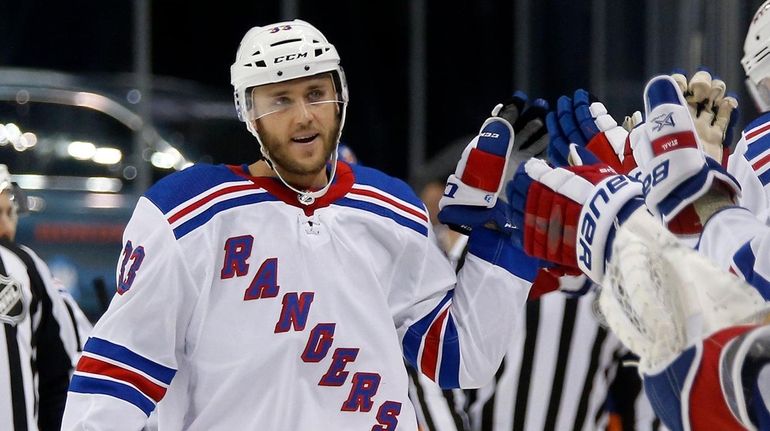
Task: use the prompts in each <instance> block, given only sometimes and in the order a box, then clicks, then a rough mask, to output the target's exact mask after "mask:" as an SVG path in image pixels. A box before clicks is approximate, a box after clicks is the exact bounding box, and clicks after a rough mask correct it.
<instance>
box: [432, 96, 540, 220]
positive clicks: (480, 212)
mask: <svg viewBox="0 0 770 431" xmlns="http://www.w3.org/2000/svg"><path fill="white" fill-rule="evenodd" d="M547 111H548V103H547V102H546V101H545V100H543V99H535V100H534V101H532V102H531V103H528V100H527V96H526V94H524V93H523V92H521V91H517V92H515V93H514V94H513V96H512V97H511V98H510V99H509V100H507V101H506V102H505V103H501V104H498V105H497V106H495V107H494V109H493V110H492V116H491V117H490V118H488V119H487V120H486V121H485V122H484V124H483V125H482V127H481V130H480V131H479V134H478V135H477V136H476V137H475V138H473V140H471V142H470V143H469V144H468V146H467V147H466V148H465V150H464V151H463V154H462V156H461V158H460V161H459V162H458V164H457V168H456V170H455V173H454V174H452V175H450V176H449V179H448V180H447V186H446V189H445V191H444V196H443V197H442V198H441V201H440V202H439V209H440V211H439V214H438V218H439V220H440V221H441V222H442V223H444V224H446V225H448V226H449V227H450V228H452V229H453V230H456V231H458V232H460V233H463V234H466V235H467V234H470V232H471V231H472V230H473V228H474V227H478V226H486V227H489V228H493V229H497V230H499V231H501V232H503V233H505V234H507V235H510V234H511V233H512V225H511V224H510V222H509V218H510V209H509V205H508V204H507V203H506V202H504V201H505V197H504V192H503V190H502V188H503V185H504V184H506V183H507V182H508V180H509V179H510V178H511V177H512V176H513V172H514V171H515V170H516V166H518V164H519V163H521V161H522V160H526V159H528V158H530V157H533V156H537V155H541V154H542V153H543V152H544V150H545V147H546V145H547V144H548V134H547V130H546V128H545V114H546V112H547ZM514 131H515V132H514ZM501 193H502V195H501Z"/></svg>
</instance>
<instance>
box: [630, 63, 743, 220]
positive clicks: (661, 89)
mask: <svg viewBox="0 0 770 431" xmlns="http://www.w3.org/2000/svg"><path fill="white" fill-rule="evenodd" d="M644 103H645V112H646V117H647V122H646V123H644V124H643V125H642V126H641V127H642V128H643V130H644V132H645V133H644V134H643V135H641V134H640V136H639V139H638V140H637V141H636V142H635V143H633V145H634V158H635V159H636V161H637V163H639V168H640V170H641V172H642V175H643V182H644V192H645V201H646V203H647V207H648V209H649V210H650V211H651V212H652V213H653V215H655V216H657V217H659V218H661V219H662V220H663V222H664V223H665V224H666V225H667V227H668V228H669V229H670V230H671V231H672V232H674V233H696V232H699V231H700V230H701V229H702V222H701V219H700V217H699V216H698V214H697V213H696V211H695V208H694V207H693V205H692V204H693V203H694V202H695V201H696V200H698V199H699V198H700V197H702V196H704V195H706V194H707V193H709V192H712V191H713V192H715V193H720V194H724V195H725V196H727V201H728V202H731V201H734V200H735V198H736V197H737V196H738V195H739V194H740V186H739V185H738V182H737V181H736V180H735V178H733V177H732V176H731V175H730V174H728V173H727V172H725V170H724V168H722V166H721V165H720V164H719V163H718V162H717V161H716V160H714V159H712V158H711V157H706V155H705V153H704V149H703V145H702V144H701V142H700V139H699V137H698V134H697V133H696V129H695V124H694V123H693V119H692V117H691V116H690V112H689V105H688V104H687V102H686V101H685V99H684V96H683V95H682V93H681V91H680V90H679V87H678V84H677V83H676V81H674V79H673V78H671V77H669V76H665V75H661V76H656V77H655V78H653V79H651V80H650V81H649V82H648V83H647V86H646V87H645V89H644Z"/></svg>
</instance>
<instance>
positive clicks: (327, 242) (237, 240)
mask: <svg viewBox="0 0 770 431" xmlns="http://www.w3.org/2000/svg"><path fill="white" fill-rule="evenodd" d="M431 235H432V230H431V227H430V223H429V221H428V215H427V213H426V210H425V208H424V205H423V204H422V203H421V202H420V201H419V199H418V198H417V197H416V196H415V195H414V193H413V192H412V191H411V189H410V188H409V187H408V186H407V185H406V184H404V183H403V182H402V181H400V180H397V179H394V178H391V177H388V176H386V175H384V174H382V173H380V172H378V171H376V170H373V169H369V168H365V167H360V166H352V167H351V166H349V165H347V164H345V163H343V162H339V163H338V167H337V176H336V178H335V181H334V184H333V185H332V187H331V188H330V189H329V191H328V192H327V194H326V195H324V196H323V197H321V198H319V199H317V200H316V202H315V203H313V204H312V205H310V206H303V205H300V204H299V203H298V201H297V197H296V195H295V194H294V193H293V192H290V191H289V190H288V189H287V188H285V187H284V186H283V185H282V184H281V183H280V182H279V181H278V180H276V179H273V178H254V177H250V176H249V174H248V167H247V166H246V165H243V166H238V167H233V166H223V165H219V166H211V165H198V166H194V167H192V168H189V169H187V170H185V171H182V172H179V173H176V174H173V175H171V176H169V177H167V178H165V179H163V180H162V181H160V182H159V183H158V184H156V185H155V186H154V187H152V188H151V189H150V190H149V191H148V192H147V193H146V194H145V196H143V197H142V198H141V199H140V200H139V202H138V204H137V207H136V210H135V212H134V215H133V217H132V219H131V221H130V222H129V225H128V227H127V228H126V231H125V234H124V250H123V254H122V256H121V258H120V260H119V262H118V268H117V273H118V280H117V281H118V294H117V295H116V296H115V297H114V298H113V300H112V303H111V304H110V307H109V309H108V310H107V312H106V313H105V315H104V316H103V317H102V318H101V319H100V321H99V322H98V323H97V325H96V327H95V328H94V332H93V333H92V337H91V338H90V339H89V340H88V342H87V343H86V346H85V349H84V352H83V356H82V358H81V360H80V362H79V363H78V367H77V370H76V372H75V375H74V377H73V380H72V384H71V386H70V393H69V396H68V400H67V407H66V411H65V417H64V426H63V429H65V430H70V429H115V430H117V429H121V430H122V429H132V430H137V429H140V428H141V427H142V425H143V424H144V422H145V421H146V419H147V415H148V414H149V413H150V412H151V411H152V410H153V409H154V408H155V407H156V404H157V403H158V402H159V401H160V400H163V402H162V403H160V404H159V405H158V418H159V428H160V429H163V430H178V429H185V430H212V429H223V430H251V429H264V430H300V429H303V430H305V429H307V430H320V429H324V430H326V429H329V430H331V429H352V430H395V429H399V430H415V429H416V428H417V425H416V420H415V413H414V410H413V408H412V406H411V403H410V402H409V399H408V397H407V392H408V389H407V387H408V382H407V374H406V371H405V369H404V365H403V357H406V358H407V359H408V360H409V361H410V362H411V363H412V364H414V365H415V366H417V367H418V368H419V369H420V370H421V371H422V372H423V373H424V374H426V375H428V376H429V377H431V378H433V379H434V380H436V381H438V382H439V383H441V384H442V385H443V386H445V387H457V386H466V387H474V386H480V385H482V384H484V383H486V382H487V381H488V380H489V379H491V378H492V376H493V374H494V372H495V370H497V367H498V365H499V363H500V360H501V358H502V355H503V353H504V351H505V348H506V346H507V344H508V342H509V340H510V339H511V337H512V336H513V330H514V328H513V322H514V319H513V318H512V316H513V315H514V314H515V313H518V312H520V311H521V310H522V308H523V305H524V302H525V300H526V297H527V293H528V289H529V283H528V282H526V281H525V279H526V278H529V276H524V274H525V273H527V275H529V272H532V271H534V270H535V268H530V267H528V265H527V264H528V263H529V262H531V260H529V259H524V258H522V259H519V257H521V256H523V255H522V254H521V253H522V252H520V251H518V250H517V249H516V248H515V247H513V246H512V244H511V242H510V240H507V239H504V238H503V237H501V236H499V235H498V234H497V233H495V232H491V231H487V230H485V229H477V230H476V231H474V234H473V236H472V238H471V241H470V253H469V257H468V259H467V261H466V263H465V266H464V267H463V269H462V270H461V271H460V273H459V274H458V276H457V280H456V278H455V274H454V271H453V269H452V267H451V266H450V264H449V263H448V261H447V260H446V258H445V257H444V256H443V254H442V253H441V251H440V250H439V249H438V247H437V246H436V245H435V243H434V241H432V238H431ZM456 282H457V285H456V286H455V283H456ZM402 355H403V356H402Z"/></svg>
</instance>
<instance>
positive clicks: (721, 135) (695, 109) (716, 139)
mask: <svg viewBox="0 0 770 431" xmlns="http://www.w3.org/2000/svg"><path fill="white" fill-rule="evenodd" d="M671 77H672V78H673V79H674V81H676V83H677V85H678V86H679V90H680V91H681V92H682V94H683V95H684V98H685V100H686V101H687V108H688V109H689V111H690V116H692V118H693V122H694V123H695V130H696V132H697V133H698V137H699V138H700V141H701V144H702V145H703V149H704V150H705V151H706V154H708V155H709V156H711V157H712V158H713V159H714V160H716V161H718V162H719V163H720V164H721V165H722V166H727V157H728V156H729V152H728V151H725V147H729V146H730V144H731V143H732V131H733V128H734V126H735V123H736V122H737V120H738V100H737V99H736V98H735V97H734V96H731V95H725V92H726V89H727V86H726V85H725V83H724V81H722V80H721V79H718V78H716V77H712V76H711V74H710V73H709V72H708V71H706V70H700V71H698V72H696V73H695V74H694V75H693V76H692V77H691V78H690V80H689V81H688V80H687V77H685V75H684V74H683V73H674V74H672V75H671Z"/></svg>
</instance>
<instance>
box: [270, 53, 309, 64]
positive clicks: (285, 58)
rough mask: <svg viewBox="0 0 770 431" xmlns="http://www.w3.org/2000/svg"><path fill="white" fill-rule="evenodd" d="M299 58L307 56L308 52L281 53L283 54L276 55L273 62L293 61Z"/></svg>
mask: <svg viewBox="0 0 770 431" xmlns="http://www.w3.org/2000/svg"><path fill="white" fill-rule="evenodd" d="M298 58H307V52H301V53H299V54H289V55H281V56H278V57H275V60H273V63H283V62H284V61H292V60H296V59H298Z"/></svg>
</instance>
